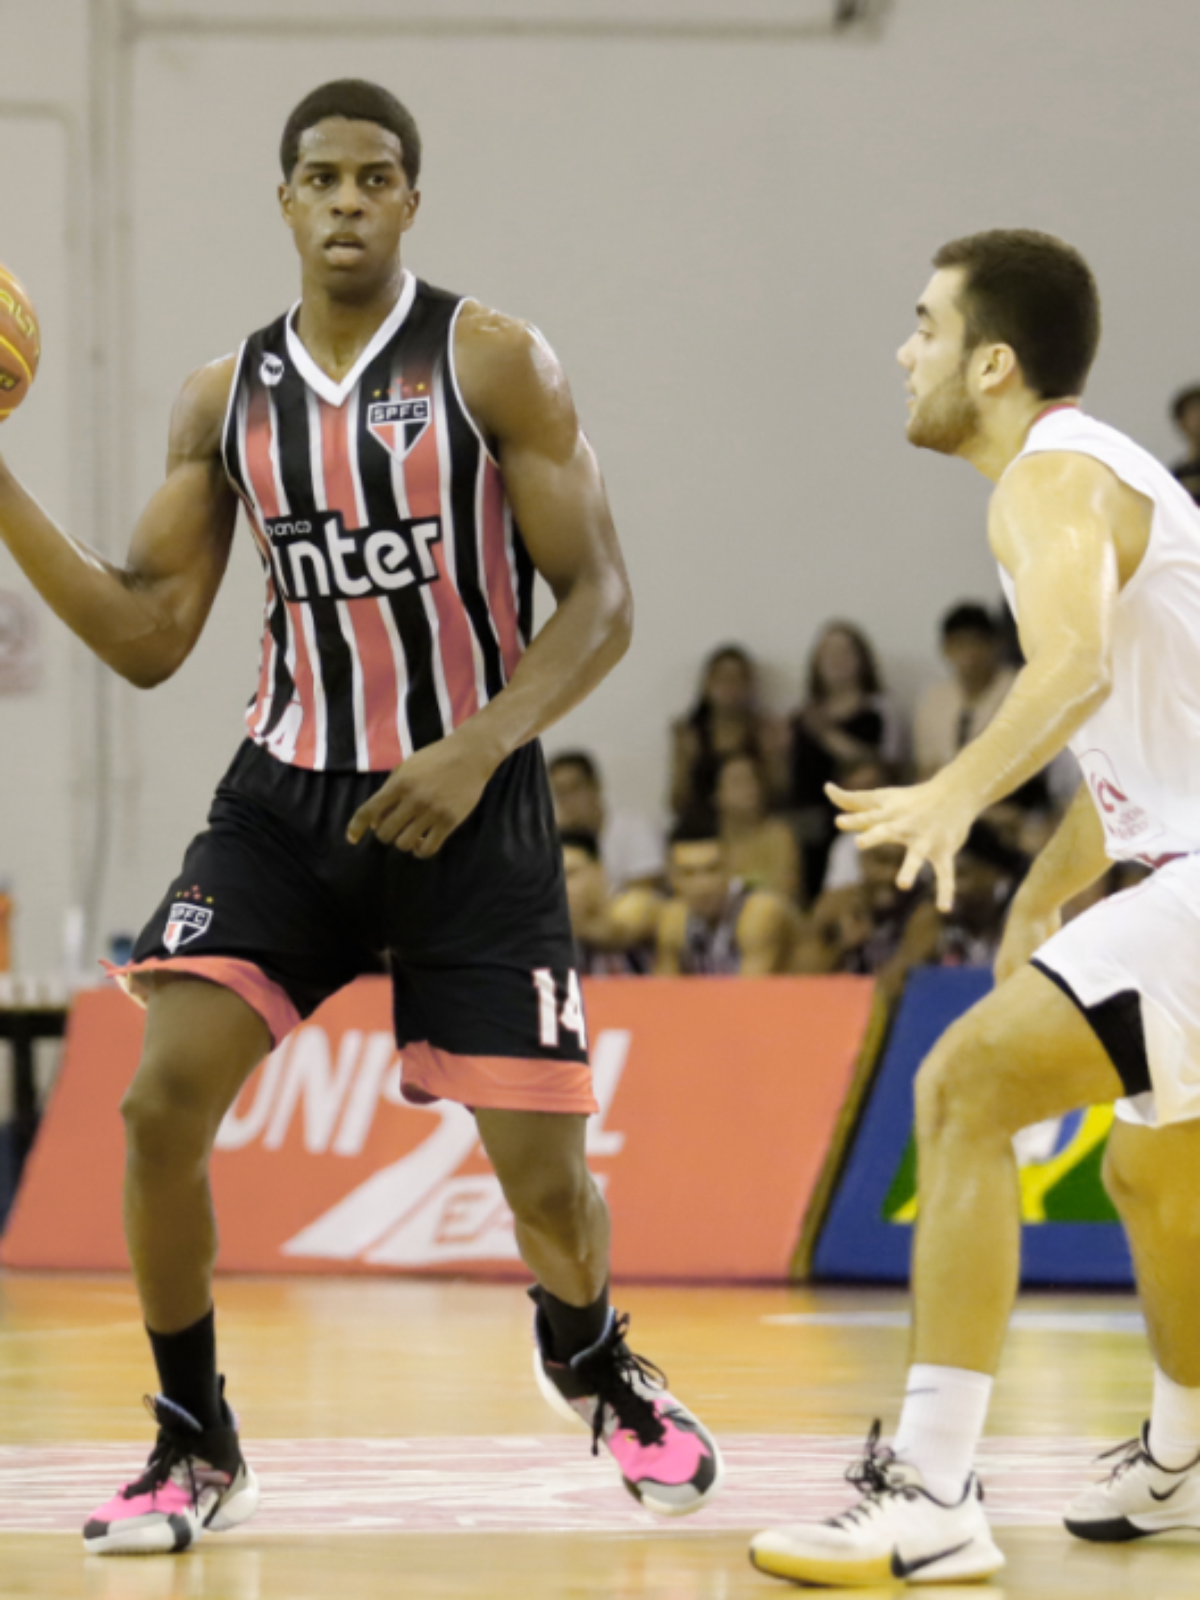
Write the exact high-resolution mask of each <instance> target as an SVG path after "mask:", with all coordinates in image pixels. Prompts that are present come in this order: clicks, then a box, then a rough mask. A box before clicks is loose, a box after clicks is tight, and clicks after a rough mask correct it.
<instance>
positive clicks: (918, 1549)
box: [750, 1422, 1004, 1588]
mask: <svg viewBox="0 0 1200 1600" xmlns="http://www.w3.org/2000/svg"><path fill="white" fill-rule="evenodd" d="M846 1477H847V1478H848V1479H849V1481H850V1482H851V1483H852V1484H854V1485H855V1487H856V1488H858V1489H859V1490H861V1492H862V1499H861V1500H860V1501H859V1503H858V1504H857V1505H856V1506H851V1508H850V1510H849V1511H844V1512H843V1513H842V1514H841V1516H838V1517H830V1518H829V1520H828V1521H827V1522H811V1523H797V1524H795V1525H794V1526H792V1527H788V1528H770V1529H768V1530H767V1532H766V1533H759V1534H756V1535H755V1537H754V1538H753V1539H752V1540H751V1543H750V1560H751V1562H752V1563H753V1565H754V1566H756V1567H757V1568H758V1569H759V1571H760V1572H769V1573H771V1574H772V1575H773V1576H774V1577H776V1578H791V1579H792V1580H793V1581H795V1582H797V1583H809V1584H821V1585H830V1586H837V1585H840V1586H843V1587H846V1588H858V1587H863V1588H865V1587H869V1586H871V1585H884V1584H888V1585H890V1584H893V1583H895V1582H897V1581H899V1582H901V1583H950V1582H964V1581H970V1580H971V1579H973V1578H989V1577H991V1575H992V1573H993V1572H999V1570H1000V1568H1001V1567H1002V1566H1003V1565H1004V1557H1003V1556H1002V1555H1001V1554H1000V1551H999V1550H998V1549H997V1548H996V1546H995V1543H994V1542H993V1540H992V1530H991V1529H990V1528H989V1527H988V1522H987V1518H986V1517H985V1516H984V1514H983V1506H982V1504H981V1502H982V1500H983V1490H982V1489H981V1488H980V1486H979V1480H978V1478H976V1477H975V1475H974V1473H972V1474H971V1476H970V1477H969V1478H968V1479H967V1482H966V1486H965V1487H964V1489H963V1494H962V1499H961V1500H960V1501H959V1502H958V1504H957V1505H945V1504H943V1502H942V1501H940V1500H935V1499H934V1497H933V1495H931V1494H930V1493H929V1490H928V1489H926V1488H925V1487H924V1484H923V1483H922V1481H921V1474H920V1472H918V1470H917V1469H916V1467H912V1466H909V1465H908V1463H907V1462H905V1461H897V1460H896V1457H895V1456H894V1455H893V1453H892V1451H891V1450H890V1449H888V1448H886V1447H884V1448H880V1445H879V1424H878V1422H876V1423H875V1425H874V1427H873V1428H872V1429H871V1432H870V1434H869V1436H868V1438H867V1453H866V1455H865V1456H864V1457H863V1459H862V1460H861V1461H860V1462H858V1463H857V1464H856V1465H855V1466H853V1467H851V1468H850V1469H849V1471H848V1472H847V1473H846Z"/></svg>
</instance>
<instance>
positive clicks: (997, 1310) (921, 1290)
mask: <svg viewBox="0 0 1200 1600" xmlns="http://www.w3.org/2000/svg"><path fill="white" fill-rule="evenodd" d="M934 265H935V266H936V268H937V271H936V272H935V274H934V276H933V278H932V279H931V280H930V283H929V285H928V287H927V288H926V290H925V293H924V294H923V295H922V297H921V303H920V304H919V305H918V307H917V328H916V332H915V333H914V334H913V335H912V337H911V338H910V339H909V340H908V342H907V343H906V344H905V345H904V346H903V348H902V349H901V351H900V362H901V365H902V366H903V367H904V369H905V371H906V373H907V374H908V385H907V387H908V394H909V401H908V405H909V419H908V437H909V439H910V441H911V442H912V443H913V444H916V445H920V446H922V447H924V448H926V449H930V450H935V451H938V452H940V453H941V454H944V455H956V456H961V457H962V458H963V459H964V460H966V461H969V462H971V464H972V465H973V466H975V467H977V468H978V470H979V471H980V472H982V473H983V475H984V476H985V477H987V478H988V479H990V480H991V482H992V483H994V484H995V491H994V493H993V495H992V499H991V504H990V508H989V515H988V538H989V542H990V544H991V548H992V552H993V554H994V555H995V557H996V559H997V561H998V563H999V568H1000V579H1001V583H1002V585H1003V587H1004V590H1005V593H1006V595H1007V597H1008V600H1009V603H1010V605H1011V606H1012V608H1013V612H1014V615H1015V616H1016V618H1017V622H1018V626H1019V628H1020V635H1021V644H1022V648H1023V651H1024V654H1025V658H1026V665H1025V666H1024V668H1023V669H1022V671H1021V672H1020V673H1019V674H1018V676H1017V678H1016V680H1015V682H1014V684H1013V686H1012V688H1011V689H1010V691H1009V694H1008V697H1007V699H1006V700H1005V701H1004V704H1003V705H1002V706H1001V707H1000V709H999V711H998V712H997V714H996V716H995V718H994V720H993V721H992V722H991V723H989V725H988V727H987V728H986V729H984V731H983V732H982V733H981V734H980V735H979V736H978V738H976V739H975V740H974V741H973V742H972V743H971V744H969V745H968V746H967V747H966V748H965V749H964V750H962V751H961V752H960V753H959V754H958V756H957V757H956V758H955V759H954V760H953V761H952V762H951V763H950V765H949V766H947V767H945V768H944V769H943V770H942V771H941V772H940V773H938V774H937V775H936V776H935V777H933V778H932V779H930V780H929V781H928V782H927V783H921V784H917V785H915V786H914V787H912V788H906V789H877V790H874V791H872V792H858V793H854V794H851V793H849V792H846V791H843V790H838V789H831V790H830V793H831V795H832V797H833V798H834V799H835V800H836V802H837V804H838V805H839V806H841V807H842V809H843V812H844V815H843V817H842V818H841V819H840V821H841V825H842V827H843V828H845V829H847V830H849V831H850V832H852V833H855V834H857V835H858V840H859V844H860V846H861V847H862V848H864V849H871V848H872V847H874V846H877V845H882V844H892V845H900V846H902V847H903V849H904V861H903V865H902V866H901V868H900V872H899V876H898V879H897V882H898V883H899V884H900V886H901V887H902V888H908V887H911V886H912V884H913V882H914V880H915V878H916V876H917V873H918V872H919V871H920V869H921V867H922V866H923V864H924V863H926V862H928V863H929V864H930V865H931V866H932V868H933V871H934V874H935V876H936V880H937V899H938V905H939V908H940V909H941V910H942V911H949V910H950V909H951V905H952V903H953V899H954V866H953V862H954V857H955V854H956V853H957V851H958V850H959V848H960V847H961V846H962V844H963V842H964V840H965V838H966V836H967V832H968V829H969V827H970V825H971V822H972V820H973V819H974V818H975V817H976V816H978V814H979V813H980V812H981V811H983V810H984V809H985V808H986V807H988V806H989V805H992V804H994V803H995V802H996V801H998V800H1001V799H1003V797H1004V796H1005V795H1008V794H1011V793H1012V791H1013V790H1014V789H1016V788H1018V787H1019V786H1020V785H1021V784H1022V783H1024V782H1026V781H1027V780H1028V779H1029V778H1031V777H1032V776H1033V775H1034V774H1035V773H1036V772H1038V771H1040V770H1041V768H1042V767H1044V766H1045V764H1046V763H1047V761H1049V760H1050V758H1051V757H1052V756H1054V755H1056V754H1057V753H1058V752H1059V751H1060V750H1061V749H1062V748H1063V747H1064V746H1065V745H1066V744H1068V743H1069V744H1070V747H1071V749H1072V750H1073V751H1074V753H1075V755H1076V757H1077V758H1078V760H1079V763H1080V766H1081V767H1082V769H1083V773H1084V779H1085V781H1084V782H1083V783H1082V784H1081V786H1080V789H1079V793H1078V795H1077V796H1076V798H1075V801H1074V802H1073V804H1072V806H1071V807H1070V809H1069V811H1068V812H1067V815H1066V817H1065V819H1064V820H1063V822H1062V824H1061V826H1060V828H1059V830H1058V832H1057V834H1056V835H1055V837H1054V838H1053V839H1052V840H1051V841H1050V843H1049V844H1048V845H1047V846H1046V848H1045V849H1044V850H1043V852H1042V854H1041V855H1040V856H1039V858H1038V859H1037V861H1036V862H1035V863H1034V866H1033V868H1032V870H1031V871H1030V873H1029V875H1028V877H1027V878H1026V880H1025V882H1024V884H1023V885H1022V887H1021V889H1020V890H1019V891H1018V893H1017V895H1016V897H1015V899H1014V902H1013V907H1012V910H1011V912H1010V915H1009V920H1008V925H1007V928H1006V930H1005V936H1004V940H1003V943H1002V945H1001V949H1000V952H999V955H998V957H997V961H996V977H997V987H996V988H995V989H994V991H993V992H992V993H991V994H990V995H989V996H987V998H985V999H984V1000H982V1001H981V1002H980V1003H979V1004H978V1005H976V1006H975V1007H974V1008H973V1009H972V1010H971V1011H970V1012H968V1013H967V1015H966V1016H965V1017H963V1018H961V1019H960V1020H959V1021H958V1022H957V1023H956V1024H955V1025H954V1026H953V1027H952V1028H950V1029H949V1030H948V1031H947V1033H946V1034H945V1035H944V1036H943V1037H942V1039H941V1040H940V1041H939V1042H938V1043H937V1045H936V1046H935V1047H934V1049H933V1051H932V1052H931V1054H930V1055H929V1057H928V1059H927V1060H926V1061H925V1063H924V1064H923V1066H922V1068H921V1072H920V1075H919V1077H918V1080H917V1087H916V1111H917V1141H918V1150H919V1170H920V1189H919V1221H918V1225H917V1232H916V1239H915V1246H914V1258H913V1293H914V1299H915V1314H914V1324H915V1326H914V1335H913V1365H912V1367H911V1368H910V1372H909V1381H908V1388H907V1392H906V1395H905V1399H904V1407H903V1410H902V1412H901V1416H900V1426H899V1430H898V1432H897V1434H896V1437H895V1440H894V1443H893V1444H891V1445H890V1446H883V1445H881V1444H880V1442H879V1424H878V1423H876V1424H875V1426H874V1428H873V1429H872V1431H871V1434H870V1436H869V1439H868V1448H867V1452H866V1456H865V1459H864V1460H863V1461H862V1462H860V1463H859V1464H858V1465H857V1466H856V1467H854V1468H852V1469H851V1471H850V1473H848V1474H847V1475H848V1476H849V1477H850V1478H851V1481H852V1482H854V1483H856V1484H857V1486H858V1487H859V1488H860V1490H861V1491H862V1498H861V1500H860V1501H859V1502H858V1504H857V1505H855V1506H853V1507H851V1508H850V1509H849V1510H848V1511H847V1512H845V1513H843V1514H842V1515H841V1516H838V1517H834V1518H833V1519H831V1520H830V1521H828V1522H824V1523H816V1524H807V1525H805V1524H801V1525H797V1526H793V1527H784V1528H777V1529H773V1530H771V1531H770V1532H767V1533H762V1534H759V1535H758V1536H757V1538H756V1539H755V1540H754V1542H753V1545H752V1557H753V1560H754V1562H755V1564H756V1565H757V1566H759V1567H760V1568H762V1569H763V1570H764V1571H766V1572H770V1573H774V1574H776V1575H777V1576H780V1577H785V1578H792V1579H794V1580H796V1581H799V1582H805V1583H812V1584H839V1585H855V1584H857V1585H870V1584H890V1583H893V1582H895V1581H901V1582H903V1581H909V1582H913V1583H953V1582H955V1581H961V1580H964V1579H975V1578H984V1577H987V1576H988V1575H990V1574H991V1573H993V1572H995V1571H997V1570H998V1569H999V1568H1000V1567H1002V1566H1003V1564H1004V1557H1003V1555H1002V1554H1001V1552H1000V1551H999V1549H998V1548H997V1547H996V1545H995V1543H994V1542H993V1540H992V1537H991V1533H990V1531H989V1528H988V1524H987V1519H986V1517H985V1515H984V1512H983V1506H982V1495H981V1491H980V1488H979V1484H978V1481H977V1480H976V1478H975V1476H974V1474H973V1472H972V1470H971V1469H972V1461H973V1457H974V1453H975V1447H976V1444H977V1443H978V1440H979V1437H980V1434H981V1433H982V1430H983V1424H984V1419H985V1416H986V1413H987V1407H988V1401H989V1398H990V1394H991V1387H992V1376H993V1374H994V1372H995V1370H996V1366H997V1364H998V1361H999V1358H1000V1350H1001V1346H1002V1343H1003V1339H1004V1331H1005V1324H1006V1322H1007V1319H1008V1315H1009V1311H1010V1309H1011V1307H1012V1303H1013V1299H1014V1296H1015V1293H1016V1289H1017V1283H1018V1275H1019V1260H1018V1256H1019V1248H1020V1206H1019V1197H1018V1184H1017V1167H1016V1159H1015V1156H1014V1153H1013V1143H1012V1141H1013V1135H1014V1134H1016V1133H1017V1132H1019V1130H1020V1129H1021V1128H1023V1127H1026V1126H1028V1125H1029V1124H1031V1123H1036V1122H1041V1121H1044V1120H1046V1119H1049V1118H1053V1117H1061V1116H1064V1115H1065V1114H1066V1113H1067V1112H1069V1111H1072V1110H1075V1109H1077V1108H1079V1107H1083V1106H1090V1105H1098V1104H1104V1103H1107V1102H1112V1101H1115V1102H1116V1120H1115V1121H1114V1123H1113V1127H1112V1133H1111V1136H1110V1139H1109V1143H1108V1149H1107V1152H1106V1159H1105V1180H1106V1183H1107V1186H1108V1190H1109V1193H1110V1194H1111V1196H1112V1198H1113V1201H1114V1203H1115V1204H1116V1206H1117V1209H1118V1211H1119V1212H1120V1214H1121V1218H1122V1221H1123V1222H1124V1224H1125V1228H1126V1231H1127V1233H1128V1236H1129V1242H1130V1246H1131V1248H1132V1253H1133V1259H1134V1265H1135V1268H1136V1271H1137V1280H1138V1289H1139V1291H1140V1294H1141V1297H1142V1303H1143V1307H1144V1309H1145V1314H1146V1323H1147V1328H1148V1330H1149V1335H1150V1346H1151V1351H1152V1354H1153V1356H1154V1362H1155V1372H1154V1395H1153V1404H1152V1410H1151V1414H1150V1419H1149V1421H1148V1423H1147V1424H1146V1425H1145V1426H1144V1427H1143V1429H1142V1430H1141V1434H1140V1437H1139V1438H1137V1439H1135V1440H1131V1441H1130V1442H1129V1444H1128V1445H1127V1446H1126V1447H1125V1448H1124V1449H1123V1451H1122V1450H1121V1448H1120V1447H1118V1451H1116V1452H1113V1454H1118V1453H1119V1454H1120V1460H1119V1461H1118V1462H1117V1464H1116V1466H1115V1469H1114V1470H1113V1471H1112V1472H1111V1473H1110V1475H1109V1477H1108V1479H1107V1480H1106V1481H1105V1482H1102V1483H1099V1484H1096V1485H1094V1486H1093V1487H1091V1488H1089V1489H1086V1490H1084V1491H1083V1492H1082V1493H1081V1494H1080V1495H1079V1496H1078V1497H1077V1498H1076V1499H1075V1500H1074V1501H1073V1502H1072V1504H1071V1505H1070V1506H1069V1507H1068V1508H1067V1512H1066V1525H1067V1527H1068V1529H1069V1530H1070V1531H1071V1532H1072V1533H1073V1534H1075V1535H1076V1536H1078V1537H1079V1538H1082V1539H1090V1540H1099V1541H1124V1540H1128V1539H1138V1538H1143V1537H1145V1536H1147V1535H1150V1534H1154V1533H1158V1532H1162V1531H1165V1530H1167V1529H1172V1528H1200V1282H1198V1279H1197V1274H1196V1246H1197V1241H1198V1238H1200V1088H1198V1086H1197V1083H1198V1080H1197V1064H1198V1063H1200V511H1198V510H1197V508H1196V506H1195V505H1194V504H1193V503H1192V501H1191V498H1190V496H1189V495H1188V494H1187V492H1186V490H1185V489H1183V488H1182V486H1181V485H1180V484H1179V483H1178V482H1177V481H1176V480H1175V479H1174V478H1173V477H1172V475H1171V474H1170V473H1169V472H1168V471H1167V470H1166V468H1165V467H1163V466H1161V465H1160V464H1159V463H1158V462H1157V461H1155V460H1154V458H1153V457H1152V456H1150V455H1149V454H1148V453H1147V452H1146V451H1145V450H1143V449H1141V447H1140V446H1138V445H1136V444H1135V443H1134V442H1133V441H1132V440H1131V439H1128V438H1126V437H1125V435H1124V434H1121V433H1118V432H1117V430H1116V429H1115V428H1111V427H1108V426H1107V425H1106V424H1104V423H1102V422H1097V421H1095V420H1094V419H1093V418H1091V417H1089V416H1087V415H1086V414H1085V413H1084V412H1083V410H1082V409H1081V407H1080V401H1079V396H1080V394H1081V393H1082V390H1083V387H1084V383H1085V380H1086V378H1087V375H1088V371H1089V369H1090V367H1091V364H1092V359H1093V357H1094V355H1095V351H1096V346H1097V343H1098V340H1099V334H1100V307H1099V298H1098V295H1097V291H1096V285H1095V282H1094V280H1093V278H1092V275H1091V272H1090V271H1089V269H1088V267H1087V265H1086V263H1085V262H1084V261H1083V259H1082V258H1081V257H1080V256H1079V254H1078V253H1077V252H1076V251H1075V250H1073V249H1071V247H1070V246H1068V245H1066V244H1064V243H1062V241H1061V240H1058V239H1054V238H1052V237H1050V236H1048V235H1046V234H1041V233H1034V232H1030V231H1026V230H998V231H994V232H989V233H983V234H976V235H972V236H971V237H969V238H965V239H959V240H955V241H954V242H952V243H951V244H948V245H945V246H944V247H943V248H942V249H941V250H940V251H939V252H938V253H937V255H936V256H935V257H934ZM1130 859H1132V860H1137V861H1141V862H1144V863H1145V864H1147V865H1149V866H1150V867H1152V868H1154V871H1153V874H1152V876H1151V877H1149V878H1148V879H1147V880H1145V881H1144V882H1143V883H1141V884H1139V885H1138V886H1137V887H1136V888H1134V889H1128V890H1126V891H1125V892H1124V893H1121V894H1117V895H1114V896H1112V897H1110V898H1109V899H1107V900H1102V901H1100V902H1099V904H1097V905H1095V906H1093V907H1092V908H1091V909H1090V910H1088V911H1086V912H1084V913H1083V914H1082V915H1080V916H1078V917H1076V918H1075V919H1074V920H1072V921H1071V922H1069V923H1068V924H1067V925H1066V926H1065V927H1060V921H1061V917H1060V911H1061V907H1062V906H1063V905H1064V904H1065V903H1066V901H1068V900H1070V899H1071V898H1072V897H1073V896H1075V895H1076V894H1078V893H1079V892H1080V891H1081V890H1082V889H1084V888H1086V887H1087V886H1089V885H1090V884H1092V883H1094V882H1095V881H1096V880H1097V879H1098V878H1099V877H1101V876H1102V875H1103V873H1104V872H1105V871H1106V870H1107V868H1108V866H1109V864H1110V862H1111V861H1113V860H1118V861H1120V860H1130Z"/></svg>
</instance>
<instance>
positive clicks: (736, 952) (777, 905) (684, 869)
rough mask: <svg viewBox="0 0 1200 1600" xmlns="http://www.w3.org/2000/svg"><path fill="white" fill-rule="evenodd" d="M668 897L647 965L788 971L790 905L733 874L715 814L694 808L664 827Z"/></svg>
mask: <svg viewBox="0 0 1200 1600" xmlns="http://www.w3.org/2000/svg"><path fill="white" fill-rule="evenodd" d="M669 870H670V877H671V887H672V889H673V890H674V898H673V899H671V900H669V901H668V902H667V905H666V906H665V908H664V909H663V913H662V916H661V918H660V920H659V924H658V955H657V960H656V961H655V965H654V970H655V972H657V973H659V974H660V975H668V976H669V975H671V974H676V973H685V974H688V975H693V974H713V973H717V974H731V973H741V974H742V975H743V976H746V977H749V976H759V977H761V976H764V975H766V974H768V973H773V972H786V971H787V970H788V967H789V964H790V960H791V953H792V944H793V940H794V934H795V912H794V910H793V908H792V907H791V906H789V905H788V903H787V902H786V901H785V900H783V899H781V898H780V897H779V896H778V895H775V894H770V893H768V892H767V890H765V889H749V888H747V886H746V885H745V884H744V883H741V882H740V881H739V880H738V879H737V878H735V877H734V875H733V871H732V869H731V867H730V865H729V858H728V855H727V853H726V850H725V846H724V845H723V844H722V843H721V839H720V835H719V831H718V828H717V823H716V819H715V817H712V816H710V815H704V814H700V815H697V816H695V817H691V818H687V819H685V820H684V821H683V822H681V823H680V824H679V825H678V826H677V827H676V828H675V830H674V832H673V833H672V834H671V845H670V854H669Z"/></svg>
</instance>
